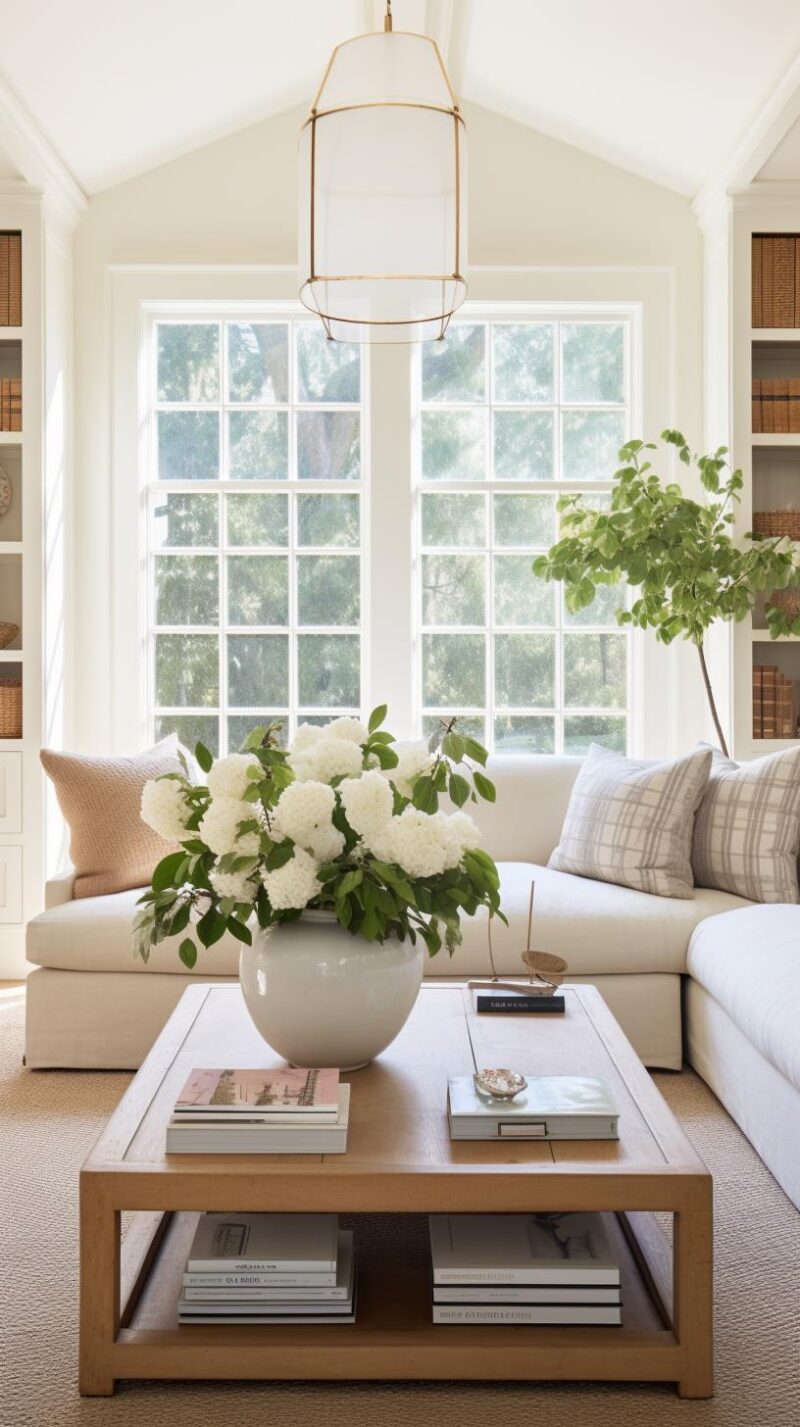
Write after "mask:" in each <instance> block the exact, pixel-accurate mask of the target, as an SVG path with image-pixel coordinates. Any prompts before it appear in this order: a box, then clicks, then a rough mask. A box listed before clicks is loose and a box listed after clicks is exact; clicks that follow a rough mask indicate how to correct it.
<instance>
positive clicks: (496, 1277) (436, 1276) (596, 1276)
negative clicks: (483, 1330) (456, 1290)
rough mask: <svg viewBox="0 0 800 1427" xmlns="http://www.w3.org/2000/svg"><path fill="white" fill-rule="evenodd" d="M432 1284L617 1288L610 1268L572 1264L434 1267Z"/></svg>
mask: <svg viewBox="0 0 800 1427" xmlns="http://www.w3.org/2000/svg"><path fill="white" fill-rule="evenodd" d="M433 1281H434V1283H435V1284H440V1283H441V1284H446V1283H467V1284H472V1285H473V1286H474V1287H479V1286H480V1285H481V1284H491V1283H514V1284H529V1285H532V1286H535V1287H554V1286H558V1285H568V1284H570V1283H575V1282H578V1283H582V1284H584V1285H587V1284H598V1285H603V1286H606V1287H612V1286H613V1287H618V1286H619V1270H618V1269H613V1268H602V1269H595V1270H594V1271H592V1269H591V1268H587V1266H586V1265H585V1264H582V1263H581V1264H576V1265H575V1268H573V1269H571V1270H570V1269H540V1270H538V1271H537V1270H536V1269H533V1268H519V1269H513V1268H508V1269H505V1268H498V1269H476V1268H464V1269H457V1268H434V1271H433Z"/></svg>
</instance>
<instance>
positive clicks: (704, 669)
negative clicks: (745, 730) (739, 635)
mask: <svg viewBox="0 0 800 1427" xmlns="http://www.w3.org/2000/svg"><path fill="white" fill-rule="evenodd" d="M697 653H698V654H699V656H700V668H701V670H702V674H703V683H704V685H705V690H706V697H707V699H708V706H709V708H710V709H711V717H712V719H713V720H714V727H715V729H716V730H717V738H718V739H719V746H720V748H721V749H722V752H723V753H724V754H725V757H726V758H729V757H730V754H729V753H728V745H727V743H726V742H725V734H724V733H723V732H722V724H721V723H720V721H719V714H718V713H717V705H716V702H715V700H714V690H713V689H712V687H711V680H710V679H709V677H708V665H707V664H706V656H705V651H704V649H703V646H702V644H698V645H697Z"/></svg>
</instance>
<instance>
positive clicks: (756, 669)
mask: <svg viewBox="0 0 800 1427" xmlns="http://www.w3.org/2000/svg"><path fill="white" fill-rule="evenodd" d="M762 674H763V669H762V666H761V665H760V664H754V665H753V738H763V737H764V734H763V732H762V723H761V698H762V680H761V676H762Z"/></svg>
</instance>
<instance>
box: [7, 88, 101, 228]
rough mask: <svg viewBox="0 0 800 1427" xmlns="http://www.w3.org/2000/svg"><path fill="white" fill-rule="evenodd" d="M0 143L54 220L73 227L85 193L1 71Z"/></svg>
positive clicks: (78, 219)
mask: <svg viewBox="0 0 800 1427" xmlns="http://www.w3.org/2000/svg"><path fill="white" fill-rule="evenodd" d="M0 147H2V148H3V149H5V151H6V153H7V154H8V156H9V158H10V160H11V162H12V163H13V164H14V166H15V168H18V169H19V171H20V173H21V174H22V175H23V176H24V178H25V180H26V181H27V182H28V183H29V184H32V185H33V186H34V187H35V188H37V189H40V190H41V192H42V194H43V195H44V202H45V207H46V209H47V210H48V212H49V213H50V214H51V215H52V216H53V217H54V218H55V219H56V221H57V222H59V223H61V224H63V225H64V226H65V227H67V228H74V227H75V226H76V225H77V224H78V223H79V222H80V218H81V215H82V213H83V212H84V210H85V208H86V204H87V201H88V200H87V198H86V194H85V193H84V191H83V189H82V188H81V187H80V185H79V184H78V183H77V182H76V180H75V178H74V177H73V175H72V173H70V170H69V169H68V168H67V166H66V164H65V163H64V161H63V159H61V158H60V157H59V155H58V154H57V153H56V151H55V149H54V148H53V146H52V144H51V143H50V142H49V140H47V139H46V138H45V136H44V134H43V133H42V131H41V129H40V128H39V126H38V124H37V123H36V121H35V120H34V119H33V118H32V116H31V115H30V114H29V112H28V110H27V109H26V108H25V106H24V104H23V103H22V102H21V100H20V99H18V98H17V96H16V94H15V93H14V91H13V90H12V88H11V86H10V85H9V83H8V81H7V80H6V79H4V78H3V76H2V75H0Z"/></svg>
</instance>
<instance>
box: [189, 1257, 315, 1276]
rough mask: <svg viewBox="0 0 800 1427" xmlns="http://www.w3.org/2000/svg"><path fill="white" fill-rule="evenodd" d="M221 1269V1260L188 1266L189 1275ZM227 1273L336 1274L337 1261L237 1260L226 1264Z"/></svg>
mask: <svg viewBox="0 0 800 1427" xmlns="http://www.w3.org/2000/svg"><path fill="white" fill-rule="evenodd" d="M220 1268H221V1264H220V1260H219V1259H189V1262H188V1263H187V1265H186V1270H187V1272H188V1273H213V1272H214V1270H215V1269H216V1270H217V1271H219V1270H220ZM225 1272H227V1273H282V1274H290V1273H291V1274H294V1273H335V1272H336V1260H335V1259H326V1260H314V1259H311V1260H309V1259H306V1260H302V1259H286V1260H284V1261H283V1262H278V1261H277V1260H276V1259H249V1260H245V1262H243V1263H242V1262H240V1261H239V1260H237V1259H229V1260H227V1261H226V1264H225Z"/></svg>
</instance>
